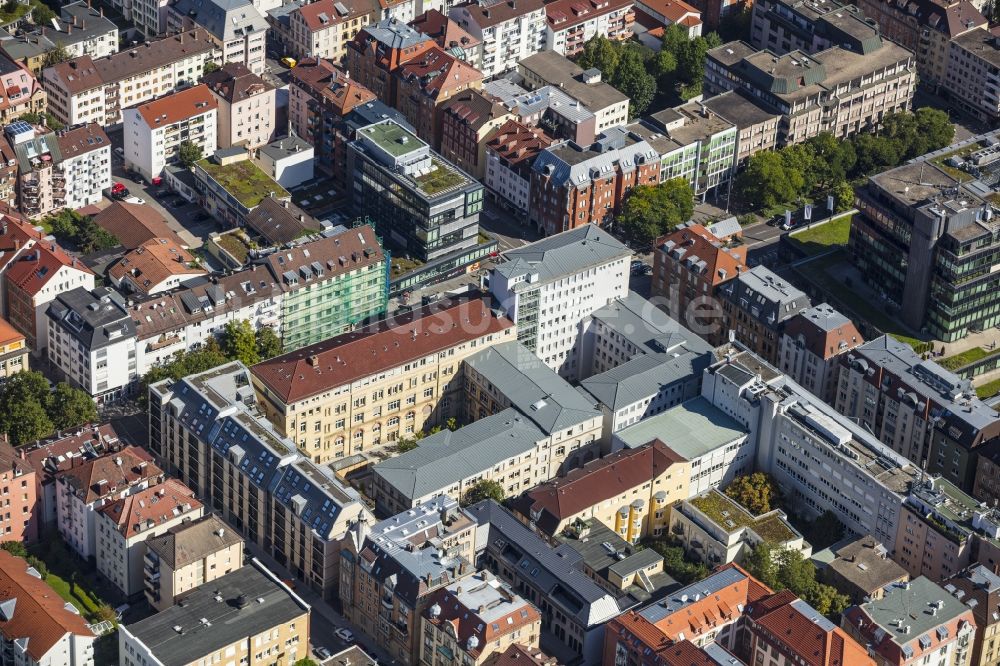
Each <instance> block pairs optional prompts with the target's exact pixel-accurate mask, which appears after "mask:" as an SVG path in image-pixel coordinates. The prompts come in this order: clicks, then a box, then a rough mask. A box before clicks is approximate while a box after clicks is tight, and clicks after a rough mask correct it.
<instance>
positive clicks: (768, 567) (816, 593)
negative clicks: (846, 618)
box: [743, 541, 850, 615]
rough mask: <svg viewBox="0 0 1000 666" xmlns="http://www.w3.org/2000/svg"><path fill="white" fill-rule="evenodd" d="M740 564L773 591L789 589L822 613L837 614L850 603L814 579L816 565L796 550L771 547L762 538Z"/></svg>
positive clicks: (844, 597) (835, 591)
mask: <svg viewBox="0 0 1000 666" xmlns="http://www.w3.org/2000/svg"><path fill="white" fill-rule="evenodd" d="M743 568H745V569H746V570H747V571H748V572H749V573H750V574H751V575H752V576H753V577H754V578H756V579H757V580H759V581H760V582H762V583H764V584H765V585H767V586H768V587H770V588H771V589H772V590H774V591H775V592H777V591H780V590H786V589H787V590H791V591H792V592H793V593H795V594H796V595H798V596H799V597H801V598H802V599H803V600H804V601H805V602H806V603H808V604H809V605H810V606H812V607H813V608H815V609H816V610H817V611H819V612H820V613H822V614H823V615H837V614H839V613H841V612H842V611H843V610H844V609H845V608H847V606H848V604H850V599H849V598H848V597H847V595H845V594H841V593H840V592H839V591H838V590H837V588H835V587H832V586H830V585H826V584H824V583H821V582H819V581H817V580H816V567H815V566H813V563H812V562H810V561H809V560H807V559H806V558H804V557H803V556H802V553H801V552H800V551H798V550H791V549H774V548H772V547H771V546H770V544H768V543H767V542H766V541H764V542H761V543H760V544H758V545H757V546H756V547H755V548H754V549H753V550H752V551H751V552H750V553H748V554H747V556H746V557H745V558H744V559H743Z"/></svg>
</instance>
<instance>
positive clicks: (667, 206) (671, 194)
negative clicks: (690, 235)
mask: <svg viewBox="0 0 1000 666" xmlns="http://www.w3.org/2000/svg"><path fill="white" fill-rule="evenodd" d="M693 214H694V191H693V190H692V189H691V185H690V184H688V182H687V181H686V180H684V179H683V178H672V179H670V180H667V181H664V182H662V183H660V184H659V185H639V186H637V187H635V188H634V189H633V190H632V191H631V192H630V193H629V195H628V198H627V199H626V200H625V205H624V206H623V207H622V212H621V214H620V215H619V216H618V225H619V228H620V229H621V231H622V233H624V234H625V237H626V238H628V239H629V240H631V241H634V242H635V243H637V244H639V245H648V244H649V243H652V242H653V241H654V240H655V239H656V238H657V236H660V235H661V234H664V233H666V232H668V231H670V230H671V229H673V228H674V227H676V226H677V225H678V224H681V223H682V222H686V221H687V220H689V219H691V216H692V215H693Z"/></svg>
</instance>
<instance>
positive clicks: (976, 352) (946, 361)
mask: <svg viewBox="0 0 1000 666" xmlns="http://www.w3.org/2000/svg"><path fill="white" fill-rule="evenodd" d="M997 353H1000V352H997ZM991 355H992V352H988V351H986V350H985V349H983V348H982V347H972V348H971V349H966V350H965V351H964V352H960V353H958V354H955V355H953V356H948V357H946V358H942V359H940V360H938V364H939V365H941V366H943V367H945V368H947V369H949V370H958V369H960V368H964V367H965V366H967V365H969V364H970V363H975V362H976V361H981V360H982V359H984V358H986V357H988V356H991Z"/></svg>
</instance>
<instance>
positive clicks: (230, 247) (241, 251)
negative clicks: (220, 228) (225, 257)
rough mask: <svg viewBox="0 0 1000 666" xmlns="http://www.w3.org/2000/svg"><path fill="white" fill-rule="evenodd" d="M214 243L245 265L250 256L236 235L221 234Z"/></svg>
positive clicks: (248, 250) (247, 249)
mask: <svg viewBox="0 0 1000 666" xmlns="http://www.w3.org/2000/svg"><path fill="white" fill-rule="evenodd" d="M215 243H216V245H218V246H219V247H221V248H222V249H223V250H225V251H226V252H228V253H229V254H231V255H233V256H234V257H235V258H236V260H237V261H240V262H242V263H246V261H247V258H249V256H250V249H249V248H248V247H247V246H246V245H244V244H243V241H241V240H240V239H239V238H238V237H237V236H236V234H222V235H221V236H218V237H217V238H216V239H215Z"/></svg>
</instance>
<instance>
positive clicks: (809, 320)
mask: <svg viewBox="0 0 1000 666" xmlns="http://www.w3.org/2000/svg"><path fill="white" fill-rule="evenodd" d="M784 334H785V335H787V336H788V337H790V338H792V339H793V340H796V339H799V338H800V336H801V340H802V343H803V344H804V345H805V348H806V349H808V350H809V351H810V352H812V354H813V355H814V356H817V357H819V358H821V359H824V360H826V359H830V358H833V357H834V356H837V355H838V354H842V353H844V352H846V351H848V350H851V349H854V348H855V347H857V346H859V345H863V344H864V343H865V339H864V338H863V337H861V333H860V332H859V331H858V329H857V327H856V326H855V325H854V322H853V321H851V320H850V319H848V318H847V317H845V316H844V315H842V314H840V312H838V311H837V310H834V309H833V306H831V305H830V304H828V303H820V304H819V305H816V306H813V307H811V308H809V309H808V310H805V311H803V312H800V313H799V314H797V315H795V316H794V317H792V318H791V319H789V320H788V321H787V322H785V332H784Z"/></svg>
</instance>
